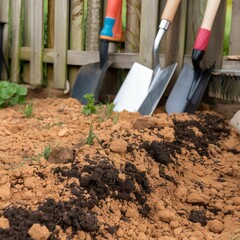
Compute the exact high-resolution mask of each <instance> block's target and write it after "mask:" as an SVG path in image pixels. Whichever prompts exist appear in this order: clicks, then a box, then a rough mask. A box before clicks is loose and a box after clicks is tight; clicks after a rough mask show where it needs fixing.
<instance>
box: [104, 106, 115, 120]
mask: <svg viewBox="0 0 240 240" xmlns="http://www.w3.org/2000/svg"><path fill="white" fill-rule="evenodd" d="M113 109H114V104H113V103H107V104H106V116H107V117H108V118H109V117H110V116H111V115H112V114H113Z"/></svg>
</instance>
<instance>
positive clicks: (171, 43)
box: [163, 0, 187, 95]
mask: <svg viewBox="0 0 240 240" xmlns="http://www.w3.org/2000/svg"><path fill="white" fill-rule="evenodd" d="M186 16H187V0H182V1H181V3H180V6H179V8H178V10H177V13H176V16H175V18H174V20H173V22H172V23H171V25H170V27H169V30H168V32H167V38H166V62H165V65H163V66H169V65H171V64H173V63H176V62H177V63H178V65H177V69H176V71H175V73H174V75H173V77H172V79H171V81H170V83H169V85H168V87H167V90H166V92H165V94H166V95H168V93H169V91H170V89H171V88H172V86H173V85H174V83H175V81H176V79H177V76H178V75H179V73H180V71H181V69H182V65H183V61H184V51H185V40H186V22H187V17H186Z"/></svg>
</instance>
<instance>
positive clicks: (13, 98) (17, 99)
mask: <svg viewBox="0 0 240 240" xmlns="http://www.w3.org/2000/svg"><path fill="white" fill-rule="evenodd" d="M18 102H19V96H17V95H16V96H14V97H12V98H10V99H9V103H10V104H11V105H12V106H13V105H16V104H17V103H18Z"/></svg>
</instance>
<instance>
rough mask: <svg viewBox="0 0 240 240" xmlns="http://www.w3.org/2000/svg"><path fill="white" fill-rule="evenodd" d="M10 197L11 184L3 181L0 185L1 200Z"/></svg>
mask: <svg viewBox="0 0 240 240" xmlns="http://www.w3.org/2000/svg"><path fill="white" fill-rule="evenodd" d="M11 197H12V194H11V184H10V183H5V184H4V185H2V186H1V187H0V199H2V200H8V199H10V198H11Z"/></svg>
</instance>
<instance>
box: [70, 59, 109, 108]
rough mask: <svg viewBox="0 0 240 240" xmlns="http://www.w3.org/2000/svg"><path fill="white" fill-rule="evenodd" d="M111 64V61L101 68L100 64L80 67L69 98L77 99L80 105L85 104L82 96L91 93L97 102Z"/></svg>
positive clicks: (85, 101)
mask: <svg viewBox="0 0 240 240" xmlns="http://www.w3.org/2000/svg"><path fill="white" fill-rule="evenodd" d="M111 64H112V61H106V62H105V64H104V66H103V67H102V68H100V62H96V63H90V64H86V65H84V66H82V67H81V68H80V71H79V73H78V75H77V78H76V80H75V83H74V86H73V89H72V92H71V97H73V98H76V99H78V100H79V101H80V102H81V103H82V104H87V100H86V99H85V98H84V95H85V94H87V93H92V94H94V96H95V100H97V99H98V97H99V93H100V89H101V85H102V82H103V79H104V75H105V73H106V71H107V69H108V68H109V67H110V66H111Z"/></svg>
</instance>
